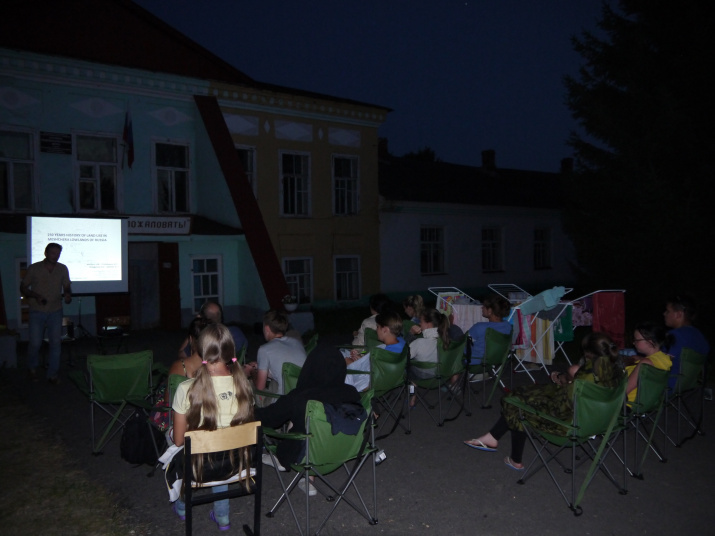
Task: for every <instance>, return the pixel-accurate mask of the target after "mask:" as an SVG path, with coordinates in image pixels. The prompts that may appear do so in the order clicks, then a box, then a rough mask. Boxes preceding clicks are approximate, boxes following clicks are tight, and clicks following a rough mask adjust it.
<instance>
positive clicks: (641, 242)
mask: <svg viewBox="0 0 715 536" xmlns="http://www.w3.org/2000/svg"><path fill="white" fill-rule="evenodd" d="M714 13H715V2H711V1H710V0H681V1H678V2H673V1H668V0H620V1H619V2H617V7H614V6H612V5H609V4H606V3H604V7H603V12H602V19H601V21H600V23H599V30H600V31H599V32H598V34H596V33H594V32H584V33H582V34H581V35H580V36H578V37H575V38H574V39H573V46H574V49H575V50H576V51H577V52H578V53H579V54H580V55H581V57H582V59H583V63H582V67H581V69H580V72H579V74H578V76H577V77H567V78H566V80H565V84H566V89H567V103H568V105H569V107H570V109H571V111H572V113H573V115H574V117H575V118H576V119H577V121H578V122H579V124H580V125H581V127H582V128H583V130H584V131H585V133H586V134H585V135H579V134H576V133H572V135H571V138H570V144H571V146H572V147H573V149H574V151H575V155H576V172H575V173H574V174H572V175H571V176H569V177H568V178H566V180H565V188H566V191H567V193H568V195H569V199H570V203H569V210H568V211H567V214H566V226H567V229H568V230H569V232H570V234H571V236H572V238H573V240H574V243H575V245H576V247H577V250H578V252H579V262H580V268H581V269H582V270H583V275H584V277H585V278H586V282H587V283H589V284H593V285H599V286H618V287H626V288H627V289H628V290H629V292H631V291H634V295H633V296H632V297H636V296H637V297H645V299H646V300H647V299H648V297H649V296H650V297H652V300H657V302H656V303H661V302H662V300H663V295H664V294H665V293H670V292H675V291H680V290H681V289H690V291H691V292H697V293H702V292H703V291H704V290H705V289H706V288H707V292H708V293H709V294H710V296H715V292H713V289H715V284H714V283H713V282H714V281H715V278H713V277H712V276H711V275H710V272H711V266H710V263H711V261H709V260H708V261H707V262H705V258H708V259H709V258H712V257H714V256H715V255H712V254H710V253H709V252H710V250H711V248H713V246H715V240H713V239H714V238H715V233H714V232H713V218H712V214H713V212H714V211H715V210H714V206H713V201H715V195H714V194H715V113H714V107H715V99H713V94H714V92H713V83H712V81H711V79H712V78H713V74H712V70H713V67H714V66H715V61H713V60H715V16H714ZM652 300H651V301H652Z"/></svg>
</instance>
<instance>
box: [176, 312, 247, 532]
mask: <svg viewBox="0 0 715 536" xmlns="http://www.w3.org/2000/svg"><path fill="white" fill-rule="evenodd" d="M196 346H197V348H196V349H197V351H198V354H199V357H201V366H200V367H199V368H198V370H197V371H196V376H195V377H194V378H193V379H189V380H187V381H185V382H183V383H181V384H180V385H179V387H178V388H177V390H176V396H175V397H174V404H173V406H172V410H173V411H174V444H175V445H177V446H181V445H183V444H184V434H185V433H186V432H187V431H190V430H216V429H217V428H225V427H227V426H236V425H239V424H243V423H246V422H251V421H253V420H254V417H253V391H252V389H251V385H250V383H249V382H248V379H247V378H246V375H245V374H244V372H243V367H241V366H240V365H239V364H238V363H237V362H236V361H237V360H236V349H235V346H234V342H233V338H232V337H231V334H230V333H229V331H228V328H227V327H226V326H224V325H223V324H209V325H208V326H206V327H205V328H204V329H203V331H201V334H200V335H199V338H198V341H197V345H196ZM250 462H251V460H250V452H249V449H247V448H244V449H236V450H233V451H226V452H224V453H223V456H221V455H218V457H217V456H216V455H214V456H213V458H212V459H211V460H210V461H209V460H204V459H201V458H200V457H197V459H195V460H194V461H193V463H192V465H193V472H194V475H193V476H194V480H195V481H196V482H210V481H213V480H224V479H226V478H229V477H230V476H232V475H234V474H237V473H240V472H241V471H242V470H243V469H244V468H245V469H248V468H249V467H250ZM181 465H182V464H177V467H178V466H181ZM211 489H212V491H213V492H214V493H219V492H222V491H226V490H227V489H228V486H214V487H212V488H211ZM228 508H229V505H228V499H226V500H222V501H216V502H214V505H213V510H212V511H211V513H210V517H211V520H212V521H213V522H214V523H216V524H217V525H218V528H219V529H220V530H228V529H229V518H228V514H229V509H228ZM174 511H175V512H176V514H177V515H178V516H179V517H180V518H181V519H182V520H184V519H185V514H184V513H185V508H184V502H183V501H182V500H181V498H179V499H178V500H177V501H176V502H175V503H174Z"/></svg>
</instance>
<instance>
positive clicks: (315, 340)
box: [305, 333, 318, 355]
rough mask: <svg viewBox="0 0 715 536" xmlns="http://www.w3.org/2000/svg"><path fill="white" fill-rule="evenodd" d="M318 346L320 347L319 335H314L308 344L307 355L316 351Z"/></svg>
mask: <svg viewBox="0 0 715 536" xmlns="http://www.w3.org/2000/svg"><path fill="white" fill-rule="evenodd" d="M316 346H318V334H317V333H315V334H313V336H312V337H311V338H310V340H309V341H308V342H307V343H306V345H305V355H309V354H310V352H312V351H313V350H315V348H316Z"/></svg>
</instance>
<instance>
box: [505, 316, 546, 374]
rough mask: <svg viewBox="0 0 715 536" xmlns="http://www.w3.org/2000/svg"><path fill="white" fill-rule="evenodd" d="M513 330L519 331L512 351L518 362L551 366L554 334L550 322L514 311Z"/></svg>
mask: <svg viewBox="0 0 715 536" xmlns="http://www.w3.org/2000/svg"><path fill="white" fill-rule="evenodd" d="M516 317H517V318H516V321H515V322H514V328H515V329H519V332H518V334H517V337H516V340H515V342H514V349H515V350H516V356H517V358H518V359H519V361H529V362H531V363H542V362H543V363H544V364H545V365H551V363H552V361H553V358H554V333H553V331H552V330H551V322H550V321H549V320H544V319H542V318H538V317H535V316H534V315H531V316H525V315H524V314H523V313H522V312H521V311H520V310H519V309H517V310H516Z"/></svg>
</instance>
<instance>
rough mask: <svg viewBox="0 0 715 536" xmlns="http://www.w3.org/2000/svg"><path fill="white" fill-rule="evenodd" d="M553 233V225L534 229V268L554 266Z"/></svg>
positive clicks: (545, 268)
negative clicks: (552, 254)
mask: <svg viewBox="0 0 715 536" xmlns="http://www.w3.org/2000/svg"><path fill="white" fill-rule="evenodd" d="M551 235H552V233H551V227H536V228H535V229H534V270H549V269H551V268H553V259H552V256H551V252H552V247H551V244H552V240H551Z"/></svg>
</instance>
